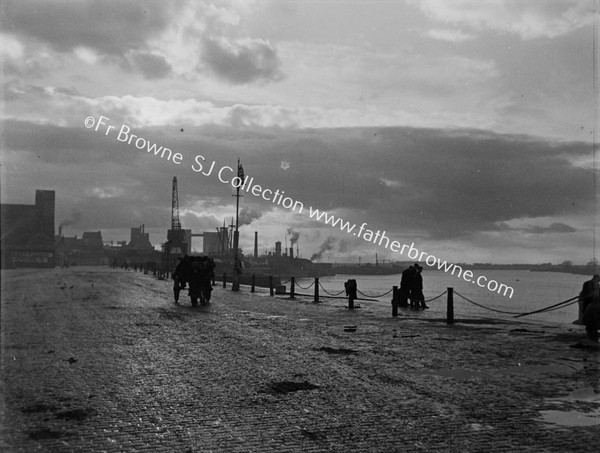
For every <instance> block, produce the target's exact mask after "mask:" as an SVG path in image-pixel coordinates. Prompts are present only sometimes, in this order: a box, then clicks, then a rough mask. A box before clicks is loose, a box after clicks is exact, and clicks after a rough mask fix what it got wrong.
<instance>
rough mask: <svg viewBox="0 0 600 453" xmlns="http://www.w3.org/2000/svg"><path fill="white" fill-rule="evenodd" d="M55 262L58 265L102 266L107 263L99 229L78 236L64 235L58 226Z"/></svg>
mask: <svg viewBox="0 0 600 453" xmlns="http://www.w3.org/2000/svg"><path fill="white" fill-rule="evenodd" d="M55 245H56V264H57V265H59V266H102V265H106V264H108V258H107V256H106V254H105V253H104V242H103V241H102V233H101V232H100V231H85V232H84V233H83V236H82V237H81V239H80V238H78V237H77V236H74V237H65V236H63V235H62V231H61V228H60V227H59V234H58V236H57V237H56V241H55Z"/></svg>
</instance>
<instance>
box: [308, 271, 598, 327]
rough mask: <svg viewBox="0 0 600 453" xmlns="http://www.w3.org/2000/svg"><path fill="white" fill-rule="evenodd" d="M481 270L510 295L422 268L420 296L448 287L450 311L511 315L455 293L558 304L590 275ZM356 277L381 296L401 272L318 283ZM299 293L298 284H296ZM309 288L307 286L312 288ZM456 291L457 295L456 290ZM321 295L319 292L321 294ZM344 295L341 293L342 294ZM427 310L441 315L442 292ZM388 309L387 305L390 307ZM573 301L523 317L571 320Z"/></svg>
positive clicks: (518, 309)
mask: <svg viewBox="0 0 600 453" xmlns="http://www.w3.org/2000/svg"><path fill="white" fill-rule="evenodd" d="M479 275H483V276H485V277H486V278H487V279H488V280H496V281H498V282H499V283H504V284H506V285H508V286H511V287H512V288H513V289H514V292H513V295H512V297H508V296H503V295H502V294H496V293H493V292H491V291H489V290H487V289H486V288H480V287H479V286H477V285H476V284H473V283H469V282H465V281H464V280H462V279H461V278H458V277H457V276H456V275H454V276H453V275H450V274H447V273H445V272H440V271H428V270H427V269H424V270H423V284H424V294H425V299H431V298H434V297H436V296H438V295H439V294H441V293H443V292H444V291H446V289H447V288H448V287H453V288H454V291H455V297H454V312H455V315H456V316H459V315H460V314H464V315H469V316H485V317H490V318H513V316H514V315H511V314H501V313H497V312H493V311H490V310H486V309H484V308H480V307H478V306H476V305H474V304H472V303H470V302H467V301H466V300H464V299H463V298H462V297H460V296H459V295H458V294H461V295H463V296H465V297H466V298H468V299H470V300H472V301H473V302H476V303H478V304H480V305H483V306H485V307H489V308H493V309H496V310H502V311H508V312H515V313H525V312H530V311H534V310H538V309H540V308H544V307H548V306H550V305H554V304H557V303H559V302H562V301H564V300H567V299H570V298H572V297H574V296H577V295H578V294H579V291H581V286H582V285H583V282H585V281H586V280H589V279H590V278H591V276H587V275H574V274H565V273H560V272H530V271H509V270H478V271H477V273H476V274H475V277H477V276H479ZM351 278H353V279H356V282H357V285H358V290H359V291H361V292H362V293H364V294H367V295H369V296H380V295H381V294H383V293H385V292H387V291H389V290H391V289H392V286H394V285H400V275H375V276H371V275H369V276H366V275H354V276H353V275H336V276H333V277H322V278H320V279H319V282H320V283H321V285H322V286H323V287H324V288H325V289H326V290H327V291H328V292H330V293H338V292H339V291H341V290H342V289H344V282H345V281H346V280H348V279H351ZM311 281H312V280H299V281H298V283H299V284H300V285H302V286H304V287H306V286H307V285H308V284H310V283H311ZM297 291H298V292H301V291H302V290H301V289H297ZM312 291H313V289H312V288H311V289H310V292H311V293H312ZM456 293H458V294H456ZM321 294H323V295H325V294H324V293H321ZM342 295H344V293H342ZM391 298H392V295H391V293H390V294H387V295H385V296H382V297H379V298H378V302H362V303H363V304H367V303H377V304H382V305H383V304H384V305H385V306H388V307H389V306H390V301H391ZM428 305H429V306H430V307H431V308H430V311H433V312H438V311H439V312H440V313H442V314H443V315H444V316H445V313H446V296H445V295H444V296H443V297H441V298H439V299H437V300H435V301H432V302H429V303H428ZM390 310H391V308H390ZM577 312H578V307H577V304H575V305H570V306H568V307H565V308H561V309H560V310H555V311H551V312H548V313H539V314H535V315H529V316H526V317H522V318H520V319H522V320H528V321H551V322H556V323H562V324H571V323H572V322H573V321H574V320H575V319H577Z"/></svg>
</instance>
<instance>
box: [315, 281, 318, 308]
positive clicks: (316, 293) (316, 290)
mask: <svg viewBox="0 0 600 453" xmlns="http://www.w3.org/2000/svg"><path fill="white" fill-rule="evenodd" d="M315 302H319V277H315Z"/></svg>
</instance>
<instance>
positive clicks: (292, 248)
mask: <svg viewBox="0 0 600 453" xmlns="http://www.w3.org/2000/svg"><path fill="white" fill-rule="evenodd" d="M290 259H294V247H290Z"/></svg>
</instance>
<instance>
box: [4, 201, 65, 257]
mask: <svg viewBox="0 0 600 453" xmlns="http://www.w3.org/2000/svg"><path fill="white" fill-rule="evenodd" d="M54 203H55V193H54V191H53V190H36V191H35V204H33V205H25V204H0V222H1V227H2V233H1V240H0V251H1V266H2V267H3V268H5V267H54V265H55V258H56V257H55V246H54Z"/></svg>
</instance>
